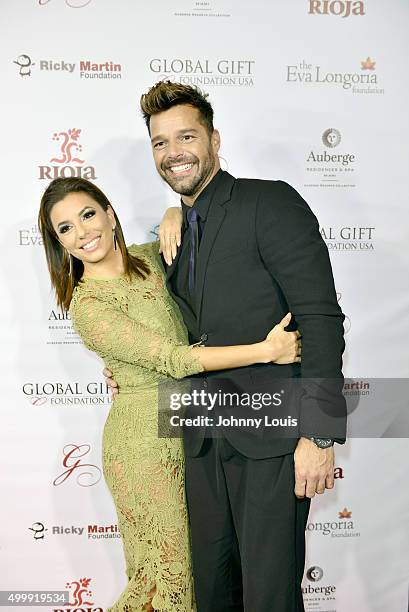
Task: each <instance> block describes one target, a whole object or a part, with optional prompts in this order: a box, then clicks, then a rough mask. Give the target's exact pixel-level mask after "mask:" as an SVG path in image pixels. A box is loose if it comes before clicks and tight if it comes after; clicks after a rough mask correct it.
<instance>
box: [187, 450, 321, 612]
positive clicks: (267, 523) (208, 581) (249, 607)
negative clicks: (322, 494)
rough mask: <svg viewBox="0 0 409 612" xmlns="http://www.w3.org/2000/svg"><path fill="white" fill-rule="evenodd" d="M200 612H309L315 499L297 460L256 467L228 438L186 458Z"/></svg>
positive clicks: (259, 462) (284, 458) (284, 459)
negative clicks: (305, 585)
mask: <svg viewBox="0 0 409 612" xmlns="http://www.w3.org/2000/svg"><path fill="white" fill-rule="evenodd" d="M186 492H187V501H188V508H189V517H190V524H191V534H192V555H193V573H194V580H195V591H196V599H197V608H198V612H233V611H234V612H241V611H243V610H244V611H245V612H302V611H303V610H304V605H303V600H302V594H301V580H302V576H303V571H304V560H305V526H306V523H307V517H308V511H309V507H310V500H309V499H302V500H299V499H297V498H296V497H295V495H294V456H293V455H292V454H289V455H284V456H281V457H272V458H267V459H249V458H248V457H245V456H243V455H241V454H240V453H239V452H238V451H237V450H236V449H234V448H233V447H232V446H231V445H230V444H229V442H228V441H227V440H226V439H224V438H215V439H210V438H208V439H206V440H205V442H204V445H203V448H202V451H201V453H200V455H198V456H196V457H189V456H187V457H186Z"/></svg>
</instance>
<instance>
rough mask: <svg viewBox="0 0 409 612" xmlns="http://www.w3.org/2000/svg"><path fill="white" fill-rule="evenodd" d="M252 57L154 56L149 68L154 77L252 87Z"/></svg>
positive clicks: (184, 81)
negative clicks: (214, 58)
mask: <svg viewBox="0 0 409 612" xmlns="http://www.w3.org/2000/svg"><path fill="white" fill-rule="evenodd" d="M255 63H256V62H255V60H253V59H248V58H245V59H243V58H234V59H232V58H230V59H226V58H222V59H218V60H210V59H206V58H193V57H192V58H187V59H186V58H183V59H181V58H153V59H151V60H150V62H149V70H150V72H152V73H153V74H154V75H155V78H156V80H159V81H160V80H162V81H167V80H169V81H173V82H177V83H183V84H185V85H197V86H199V87H200V86H206V87H208V86H211V85H221V86H228V87H231V86H235V87H253V85H254V83H255V79H254V67H255Z"/></svg>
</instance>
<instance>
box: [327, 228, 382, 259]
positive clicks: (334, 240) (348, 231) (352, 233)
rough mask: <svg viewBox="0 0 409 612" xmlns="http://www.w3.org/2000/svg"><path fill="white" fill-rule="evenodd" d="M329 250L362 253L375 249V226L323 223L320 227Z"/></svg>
mask: <svg viewBox="0 0 409 612" xmlns="http://www.w3.org/2000/svg"><path fill="white" fill-rule="evenodd" d="M320 232H321V236H322V237H323V238H324V240H325V243H326V245H327V248H328V250H329V251H342V252H344V253H347V252H348V253H349V252H353V253H364V252H366V253H367V252H368V251H374V250H375V227H373V226H372V227H366V226H363V225H362V226H361V225H344V226H342V227H337V226H335V225H325V226H322V227H321V228H320Z"/></svg>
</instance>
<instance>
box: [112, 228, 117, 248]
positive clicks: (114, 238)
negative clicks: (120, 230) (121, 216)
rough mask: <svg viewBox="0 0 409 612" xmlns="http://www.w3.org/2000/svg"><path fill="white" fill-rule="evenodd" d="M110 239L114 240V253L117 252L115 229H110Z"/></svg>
mask: <svg viewBox="0 0 409 612" xmlns="http://www.w3.org/2000/svg"><path fill="white" fill-rule="evenodd" d="M112 237H113V240H114V249H115V251H116V250H117V239H116V227H114V228H113V229H112Z"/></svg>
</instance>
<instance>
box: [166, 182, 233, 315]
mask: <svg viewBox="0 0 409 612" xmlns="http://www.w3.org/2000/svg"><path fill="white" fill-rule="evenodd" d="M222 175H223V171H222V170H219V171H218V172H217V173H216V174H215V175H214V177H213V178H212V180H211V181H210V183H209V184H208V185H207V186H206V188H205V189H204V190H203V191H202V193H201V194H200V195H199V197H198V198H197V200H196V201H195V203H194V204H193V208H194V209H195V210H196V212H197V214H198V216H199V220H198V234H199V250H200V241H201V238H202V236H203V234H204V232H205V231H206V218H207V214H208V212H209V206H210V202H211V200H212V198H213V196H214V194H215V193H216V190H217V185H218V183H219V182H220V178H221V177H222ZM181 203H182V213H183V225H182V244H181V246H180V249H181V251H180V256H179V261H178V263H177V266H176V270H175V273H174V274H173V276H172V279H171V287H172V292H173V293H174V294H175V295H177V296H178V297H179V298H181V299H182V300H183V301H184V302H185V303H186V304H187V305H188V306H189V307H190V309H191V310H192V312H193V313H194V315H196V295H191V293H190V291H189V254H190V237H189V232H188V231H187V230H188V221H187V213H188V211H189V210H190V208H191V207H190V206H187V205H186V204H185V203H184V202H183V200H181ZM196 267H197V262H196Z"/></svg>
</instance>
